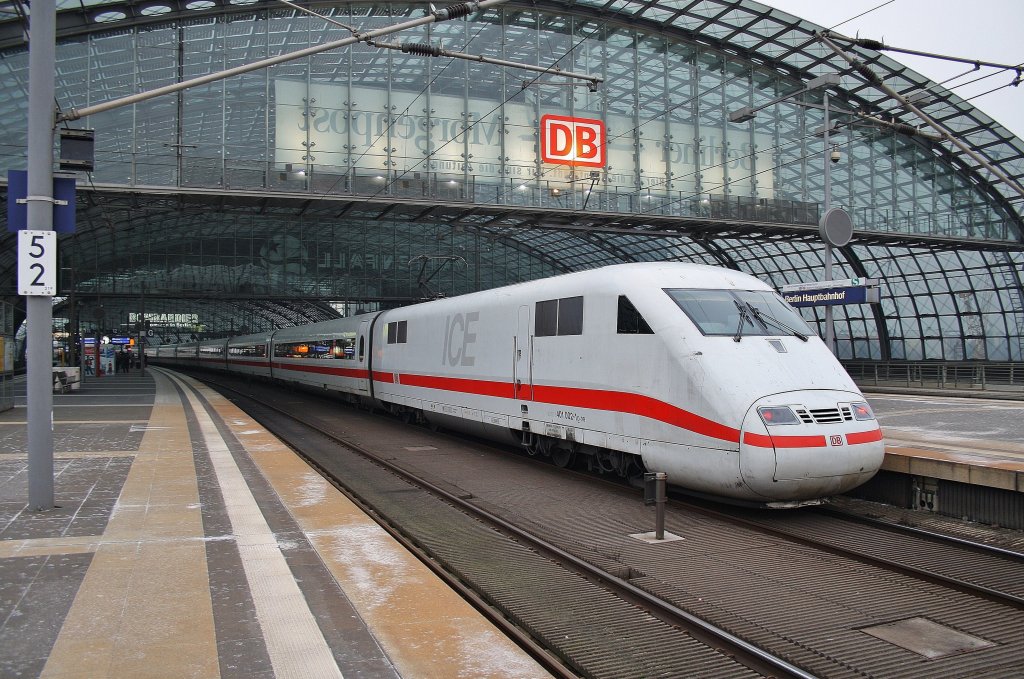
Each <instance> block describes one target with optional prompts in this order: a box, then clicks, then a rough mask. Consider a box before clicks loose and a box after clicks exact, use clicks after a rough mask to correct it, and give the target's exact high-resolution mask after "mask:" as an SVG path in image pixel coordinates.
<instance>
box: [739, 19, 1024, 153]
mask: <svg viewBox="0 0 1024 679" xmlns="http://www.w3.org/2000/svg"><path fill="white" fill-rule="evenodd" d="M759 1H760V2H762V3H763V4H766V5H769V6H771V7H776V8H778V9H781V10H783V11H784V12H788V13H790V14H792V15H794V16H797V17H800V18H801V19H806V20H807V21H811V22H814V23H816V24H819V25H821V26H824V27H825V28H832V27H833V26H835V30H836V31H838V32H841V33H843V34H844V35H849V36H855V35H858V34H859V35H860V37H862V38H873V39H876V40H882V41H883V42H884V43H885V44H886V45H890V46H892V47H900V48H905V49H913V50H919V51H923V52H931V53H937V54H943V55H949V56H955V57H961V58H965V59H978V60H981V61H989V62H995V63H1001V64H1014V65H1016V64H1021V63H1022V62H1024V41H1022V40H1021V32H1022V30H1024V0H969V1H967V2H965V1H964V0H893V1H892V2H889V3H888V4H885V5H884V6H883V7H880V8H879V9H876V10H874V11H872V12H869V13H868V14H866V15H864V16H862V17H860V18H858V19H853V21H849V22H847V23H843V24H842V25H841V26H836V24H838V23H840V22H845V21H846V20H847V19H851V18H853V17H855V16H857V15H858V14H861V13H862V12H867V11H868V10H870V9H872V8H873V7H878V6H879V5H882V4H883V3H885V2H886V0H832V1H831V2H828V1H826V0H759ZM884 54H885V55H886V56H888V57H890V58H892V59H894V60H895V61H898V62H900V63H902V64H905V65H907V66H909V67H910V68H912V69H913V70H915V71H917V72H918V73H920V74H921V75H924V76H926V77H928V78H930V79H931V80H933V81H935V82H941V81H943V80H945V79H947V78H951V77H953V76H955V75H958V74H960V73H963V72H965V71H967V70H969V69H971V68H972V66H970V65H966V64H959V63H954V62H949V61H944V60H938V59H931V58H926V57H917V56H911V55H907V54H902V53H898V52H888V51H887V52H884ZM990 73H993V69H986V68H983V69H982V70H981V71H979V72H977V73H975V74H970V75H968V76H966V77H964V78H960V79H957V80H954V81H952V82H950V83H948V84H947V85H946V87H949V88H951V89H952V90H953V91H954V92H956V93H957V94H958V95H960V96H961V97H963V98H964V99H967V98H969V97H972V96H974V95H977V94H981V93H982V92H987V91H988V90H991V89H994V88H996V87H999V86H1001V85H1007V84H1008V83H1010V82H1011V81H1013V79H1014V77H1015V76H1016V73H1015V72H1013V71H1004V72H1000V73H997V74H996V75H993V76H991V77H989V78H986V79H985V80H982V81H981V82H978V83H976V84H973V85H965V86H963V87H954V86H955V85H957V84H959V83H964V82H967V81H968V80H973V79H975V78H977V77H978V76H979V75H988V74H990ZM970 103H972V104H974V105H975V106H976V107H977V108H979V109H981V110H982V111H984V112H985V113H986V114H987V115H988V116H989V117H991V118H992V119H994V120H996V121H997V122H999V123H1000V124H1002V125H1003V126H1004V127H1006V128H1007V129H1009V130H1010V131H1011V132H1013V133H1014V134H1016V135H1017V136H1018V137H1022V138H1024V84H1022V85H1020V86H1019V87H1003V88H1002V89H1000V90H998V91H997V92H993V93H992V94H986V95H984V96H981V97H978V98H977V99H971V102H970Z"/></svg>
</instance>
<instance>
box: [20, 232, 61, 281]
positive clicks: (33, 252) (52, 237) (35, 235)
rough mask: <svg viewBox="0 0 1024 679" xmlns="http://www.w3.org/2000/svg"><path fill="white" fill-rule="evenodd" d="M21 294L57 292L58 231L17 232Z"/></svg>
mask: <svg viewBox="0 0 1024 679" xmlns="http://www.w3.org/2000/svg"><path fill="white" fill-rule="evenodd" d="M18 294H19V295H39V296H46V297H53V296H54V295H55V294H57V232H56V231H29V230H23V231H19V232H18Z"/></svg>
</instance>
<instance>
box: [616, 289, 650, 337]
mask: <svg viewBox="0 0 1024 679" xmlns="http://www.w3.org/2000/svg"><path fill="white" fill-rule="evenodd" d="M615 331H616V332H617V333H619V334H620V335H653V334H654V331H653V330H651V326H649V325H647V321H645V320H644V317H643V316H641V315H640V312H639V311H637V310H636V307H635V306H633V303H632V302H630V301H629V298H628V297H626V296H625V295H619V320H618V324H617V327H616V330H615Z"/></svg>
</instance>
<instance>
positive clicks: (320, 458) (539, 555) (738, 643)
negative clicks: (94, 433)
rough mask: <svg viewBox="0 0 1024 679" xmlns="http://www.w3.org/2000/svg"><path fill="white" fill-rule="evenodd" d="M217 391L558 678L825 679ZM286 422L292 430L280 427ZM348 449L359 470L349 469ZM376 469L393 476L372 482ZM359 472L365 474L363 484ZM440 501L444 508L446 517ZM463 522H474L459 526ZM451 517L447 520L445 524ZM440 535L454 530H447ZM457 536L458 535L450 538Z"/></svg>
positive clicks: (432, 488) (358, 450) (310, 424)
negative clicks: (300, 457)
mask: <svg viewBox="0 0 1024 679" xmlns="http://www.w3.org/2000/svg"><path fill="white" fill-rule="evenodd" d="M208 383H210V384H211V385H212V386H215V387H216V388H218V389H220V390H223V391H228V390H230V391H232V392H233V393H234V394H235V396H234V398H235V399H236V404H237V405H239V406H240V407H242V408H243V409H244V410H246V411H247V412H249V414H250V415H252V416H253V417H254V418H256V419H257V420H260V421H261V423H262V424H263V425H264V426H266V427H267V428H268V429H270V430H271V431H272V432H274V433H275V435H278V436H279V437H281V438H282V439H283V440H286V441H288V442H289V444H290V445H291V446H292V447H293V448H294V449H296V450H297V452H299V453H300V454H301V455H303V457H305V458H306V459H307V460H308V461H309V462H310V463H311V464H313V465H314V466H315V467H316V468H317V469H318V470H319V471H320V472H321V473H322V474H324V475H325V476H326V477H327V478H328V479H330V480H331V481H332V483H334V484H335V485H337V486H338V487H340V488H341V489H342V490H344V491H345V492H346V493H347V494H349V496H350V497H353V499H355V500H357V501H358V502H359V503H360V504H361V505H363V506H364V507H365V508H366V509H367V510H369V511H370V513H371V515H373V516H375V518H378V520H381V519H382V520H383V521H382V523H383V525H384V526H385V528H386V529H388V530H389V532H391V533H392V534H393V535H395V536H396V537H399V538H400V539H401V540H402V541H403V542H404V543H405V544H406V546H407V547H408V548H410V549H412V550H413V551H414V552H415V553H417V555H418V556H420V558H421V560H423V561H424V562H425V563H427V564H428V565H430V566H431V567H432V568H433V569H434V570H435V571H436V572H443V573H444V575H445V577H446V579H447V580H449V582H450V584H452V585H453V586H455V587H457V588H458V589H459V590H460V591H461V592H462V593H463V595H464V596H465V597H467V598H468V599H470V600H471V602H473V603H474V604H475V605H476V606H477V607H478V608H481V609H486V612H487V613H488V614H489V617H491V619H492V620H493V621H494V622H495V623H496V624H498V625H499V626H500V627H501V628H503V629H504V630H505V632H506V633H507V634H509V635H510V636H511V637H512V638H514V639H516V640H517V641H518V642H519V643H520V645H521V646H523V647H524V648H525V649H526V650H527V651H528V652H530V653H531V654H532V655H533V656H534V657H535V658H536V659H538V660H539V661H540V662H541V663H542V664H544V665H545V667H546V669H548V670H549V671H551V672H552V673H553V674H554V675H556V676H564V677H576V676H586V677H631V676H633V677H650V676H694V675H697V674H699V675H700V676H709V677H711V676H721V677H758V676H772V677H802V678H805V679H809V678H811V677H814V676H815V675H813V674H811V673H809V672H805V671H803V670H801V669H800V668H798V667H796V666H795V665H792V664H790V663H788V662H787V661H785V660H784V659H782V658H779V657H777V656H774V655H772V654H771V653H768V652H767V651H764V650H762V649H759V648H757V647H756V646H755V645H754V644H751V643H749V642H746V641H744V640H743V639H740V638H738V637H736V636H734V635H732V634H730V633H728V632H726V631H725V630H722V629H720V628H717V627H716V626H714V625H712V624H710V623H708V622H706V621H704V620H701V619H700V618H698V617H697V616H694V615H691V614H689V613H687V612H686V611H684V610H682V609H680V608H679V607H677V606H674V605H672V604H671V603H669V602H666V601H664V600H662V599H659V598H658V597H656V596H654V595H652V594H651V593H649V592H647V591H645V590H643V589H641V588H639V587H637V586H635V585H633V584H631V583H630V582H629V581H628V580H626V579H624V578H620V577H617V576H615V575H613V574H610V573H608V572H607V571H605V570H603V569H601V568H599V567H598V566H595V565H593V564H590V563H588V562H586V561H584V560H582V559H580V558H578V557H576V556H574V555H572V554H571V553H569V552H567V551H565V550H563V549H562V548H561V547H559V546H558V545H556V544H554V543H552V542H550V541H547V540H544V539H543V538H540V537H538V536H536V535H533V534H531V533H530V532H528V531H525V530H523V529H522V528H519V527H518V526H516V525H514V524H513V523H510V522H509V521H506V520H505V519H503V518H501V517H500V516H498V515H496V514H493V513H491V512H489V511H487V510H486V509H484V508H483V507H481V506H478V505H477V504H475V503H474V502H473V501H472V498H467V497H466V494H465V493H464V492H461V491H460V490H459V489H455V488H451V487H445V484H443V483H442V484H437V483H434V482H432V481H431V480H429V479H427V478H424V477H422V476H419V475H417V474H415V473H412V472H410V471H409V470H407V469H404V468H402V467H400V466H398V465H395V464H393V463H391V462H389V461H388V460H386V459H383V458H382V457H380V456H379V455H377V454H375V453H374V452H372V451H371V450H369V449H367V448H366V447H364V446H361V445H359V444H358V443H355V442H353V441H351V440H346V439H343V438H342V437H339V436H337V435H336V434H335V433H332V432H331V431H329V430H327V429H324V428H323V427H321V426H320V425H318V424H317V423H316V422H314V421H310V420H308V419H307V418H304V417H302V416H300V415H297V414H296V413H294V412H289V410H288V409H283V408H279V407H276V406H274V405H272V404H270V403H267V402H265V401H261V400H259V399H258V398H255V397H253V396H251V395H244V394H243V393H242V392H240V391H237V390H235V388H233V387H231V386H229V385H228V384H227V383H225V382H208ZM282 417H284V418H288V422H282V420H281V418H282ZM296 427H299V428H301V429H305V430H308V431H313V432H316V434H318V435H319V436H321V437H325V438H327V439H329V440H330V441H331V442H332V443H334V444H336V446H337V447H331V448H330V453H326V452H325V449H324V447H323V446H322V444H318V443H316V442H313V443H312V444H311V443H310V439H309V436H308V433H304V432H303V431H301V430H297V429H296ZM345 449H348V450H351V451H352V452H353V453H354V454H356V455H358V456H359V457H360V458H362V459H361V461H356V460H353V459H348V460H342V459H341V455H343V453H342V452H341V451H343V450H345ZM367 462H368V463H369V464H370V466H369V467H368V466H367V465H366V464H365V463H367ZM372 466H377V467H379V469H380V470H381V471H382V472H383V473H377V474H374V473H373V469H372ZM357 468H358V469H359V470H360V473H359V474H354V473H353V472H354V471H355V470H356V469H357ZM364 475H365V476H364ZM385 475H390V476H391V477H392V479H383V482H384V483H385V484H387V485H393V484H394V480H393V479H394V477H398V478H399V479H400V480H401V481H404V482H406V483H407V484H409V488H405V489H397V488H393V487H392V488H387V487H386V486H384V488H385V489H384V490H382V489H381V487H376V488H374V487H372V486H371V485H369V484H370V483H375V482H376V481H374V480H373V477H375V476H377V477H381V476H385ZM378 480H380V479H378ZM413 489H421V490H422V491H424V492H423V493H416V492H414V491H413ZM389 496H390V497H389ZM396 497H398V498H401V499H397V500H396V499H395V498H396ZM439 500H440V501H441V502H443V503H444V505H446V506H439V505H440V503H439V502H438V501H439ZM427 506H429V507H430V508H429V509H427ZM453 511H457V512H461V513H464V515H465V516H466V517H469V518H471V519H472V521H465V520H460V519H459V518H458V517H456V516H455V515H454V514H453ZM442 515H443V516H444V517H445V518H444V520H442V521H437V520H436V518H437V517H439V516H442ZM415 516H420V517H423V516H430V517H435V520H433V521H430V522H429V523H430V524H431V525H430V526H424V525H418V524H422V523H423V522H422V521H420V522H417V521H416V520H415V519H414V518H413V517H415ZM442 527H443V528H445V530H440V531H439V530H438V529H440V528H442ZM452 527H457V528H456V529H455V530H454V531H451V530H448V529H451V528H452ZM474 555H485V556H486V557H487V558H486V559H476V557H475V556H474ZM474 561H475V562H474ZM438 564H441V567H440V568H439V567H438ZM538 587H540V588H542V591H538ZM496 611H497V613H496ZM569 611H571V616H570V617H568V618H567V617H566V613H567V612H569ZM510 622H511V623H512V624H511V625H510ZM610 631H614V632H613V634H609V632H610Z"/></svg>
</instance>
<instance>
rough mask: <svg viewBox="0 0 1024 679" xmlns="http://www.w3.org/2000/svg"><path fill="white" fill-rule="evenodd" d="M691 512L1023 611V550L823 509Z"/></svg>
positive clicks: (703, 509)
mask: <svg viewBox="0 0 1024 679" xmlns="http://www.w3.org/2000/svg"><path fill="white" fill-rule="evenodd" d="M685 504H686V506H687V507H689V508H691V509H692V510H694V511H699V512H702V513H705V514H707V515H711V516H715V517H717V518H719V519H721V520H724V521H729V522H732V523H734V524H736V525H743V526H747V527H751V528H754V529H755V530H764V531H771V532H772V533H773V534H775V535H778V536H781V537H784V538H785V539H788V540H792V541H794V542H799V543H801V544H805V545H808V546H811V547H814V548H815V549H821V550H823V551H827V552H829V553H832V554H836V555H839V556H843V557H846V558H850V559H856V560H857V561H860V562H862V563H865V564H869V565H872V566H876V567H878V568H881V569H884V570H889V571H892V572H896V573H902V574H905V575H909V576H911V577H915V578H918V579H921V580H923V581H926V582H932V583H937V584H941V585H943V586H946V587H950V588H953V589H956V590H958V591H961V592H964V593H966V594H970V595H973V596H977V597H979V598H984V599H989V600H990V601H994V602H996V603H999V604H1003V605H1005V606H1008V607H1011V608H1015V609H1018V610H1024V577H1022V576H1024V554H1021V553H1020V552H1016V551H1012V550H1008V549H1003V548H1000V547H995V546H992V545H986V544H981V543H975V542H970V541H967V540H963V539H961V538H956V537H952V536H949V535H942V534H939V533H935V532H928V531H923V530H919V529H913V528H910V527H907V526H900V525H894V524H888V523H883V522H880V521H874V520H870V519H867V518H865V517H862V516H856V515H853V514H849V513H846V512H840V511H835V510H828V509H812V510H810V511H806V512H787V513H783V514H779V513H771V514H766V513H765V512H760V513H752V512H744V511H739V510H734V509H729V510H725V511H722V510H718V509H714V508H710V507H708V506H705V505H694V504H689V503H685Z"/></svg>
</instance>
